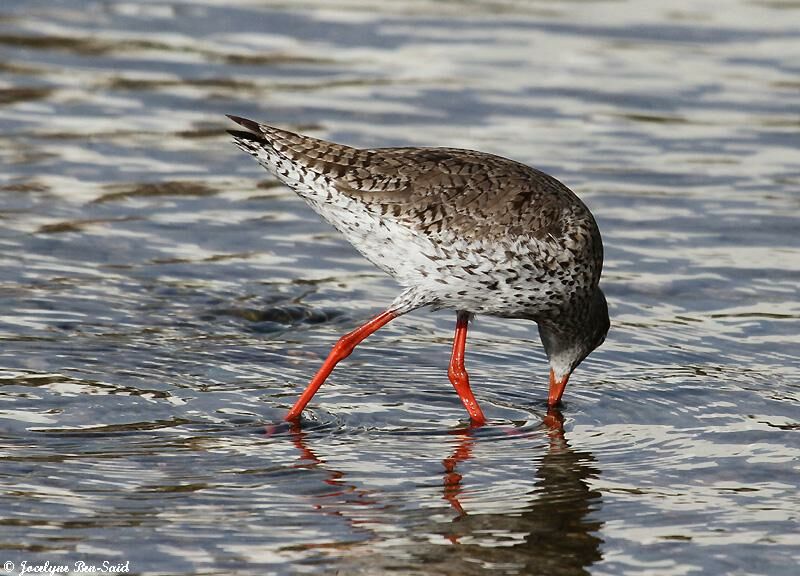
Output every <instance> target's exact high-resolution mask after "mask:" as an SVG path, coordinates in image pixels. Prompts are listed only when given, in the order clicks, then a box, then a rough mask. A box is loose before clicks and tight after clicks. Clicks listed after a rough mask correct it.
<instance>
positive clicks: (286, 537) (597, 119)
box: [0, 0, 800, 576]
mask: <svg viewBox="0 0 800 576" xmlns="http://www.w3.org/2000/svg"><path fill="white" fill-rule="evenodd" d="M225 113H232V114H238V115H241V116H246V117H252V118H255V119H259V120H263V121H269V122H271V123H274V124H276V125H279V126H283V127H286V128H289V129H295V130H300V131H304V132H306V133H308V134H311V135H314V136H318V137H322V138H328V139H332V140H336V141H340V142H343V143H348V144H352V145H358V146H369V147H377V146H396V145H441V146H460V147H466V148H473V149H480V150H484V151H488V152H493V153H497V154H501V155H504V156H508V157H512V158H514V159H516V160H520V161H522V162H525V163H528V164H531V165H534V166H536V167H538V168H540V169H543V170H545V171H548V172H550V173H552V174H553V175H555V176H557V177H558V178H559V179H561V180H563V181H564V182H565V183H567V184H568V185H569V186H570V187H571V188H573V189H574V190H575V191H576V192H577V193H578V194H579V195H580V196H581V197H582V198H583V199H584V200H585V201H586V203H587V204H588V205H589V206H590V207H591V209H592V210H593V212H594V214H595V215H596V217H597V220H598V222H599V224H600V227H601V230H602V233H603V237H604V241H605V247H606V265H605V274H604V281H603V286H604V289H605V291H606V294H607V295H608V299H609V304H610V308H611V315H612V323H613V326H612V330H611V332H610V334H609V337H608V339H607V341H606V343H605V344H604V345H603V347H602V348H600V349H599V350H597V351H596V352H595V353H594V354H593V355H592V356H591V357H590V358H589V359H588V360H587V361H586V362H585V363H584V364H583V365H582V366H581V367H580V368H579V370H578V371H576V373H575V374H574V376H573V378H572V380H571V382H570V385H569V386H568V388H567V392H566V395H565V403H564V406H563V408H562V410H561V416H562V417H563V422H559V420H560V419H559V417H558V414H552V415H551V416H550V417H549V418H546V410H545V408H544V401H545V398H546V394H547V365H546V360H545V358H544V355H543V353H542V349H541V346H540V344H539V341H538V335H537V331H536V327H535V325H533V324H531V323H526V322H522V321H507V320H500V319H493V318H489V317H479V318H478V319H477V322H476V323H475V325H474V328H473V329H472V331H471V333H470V339H469V342H468V350H467V367H468V369H469V371H470V374H471V379H472V383H473V389H474V391H475V393H476V396H477V398H478V400H479V401H480V403H481V405H482V407H483V409H484V411H485V412H486V413H487V416H488V417H489V418H490V419H491V421H490V423H489V424H488V425H487V426H485V427H483V428H479V429H470V428H469V427H468V420H467V418H466V414H465V412H464V410H463V408H462V407H461V404H460V402H459V401H458V398H457V397H456V395H455V394H454V392H453V391H452V388H451V386H450V384H449V382H448V380H447V375H446V374H447V362H448V355H449V349H450V338H451V336H452V330H453V326H454V322H455V314H453V313H450V312H437V313H430V312H427V311H418V312H415V313H412V314H410V315H408V316H406V317H403V318H401V319H398V320H396V321H395V322H393V323H392V324H390V325H388V326H387V327H385V328H384V329H382V330H381V331H380V332H379V333H377V334H376V335H374V336H372V337H371V338H370V339H369V340H367V341H366V342H365V343H364V344H362V346H361V347H360V348H359V349H358V351H356V352H355V353H354V354H353V355H352V356H351V357H350V358H348V359H347V360H346V361H345V362H344V363H343V364H342V365H340V366H339V368H338V369H337V370H336V371H335V372H334V374H333V376H332V377H331V378H330V380H329V381H328V382H327V383H326V384H325V386H323V388H322V389H321V390H320V392H319V393H318V395H317V396H316V397H315V399H314V401H313V402H312V404H311V406H310V409H309V410H308V411H307V412H306V413H305V418H304V420H303V423H302V426H300V427H290V426H289V425H287V424H284V423H281V418H282V416H283V415H284V414H285V411H286V410H287V409H288V407H289V406H290V405H291V404H292V402H293V401H294V398H295V397H296V395H297V394H298V393H299V392H300V391H301V390H302V388H303V387H304V385H305V384H306V383H307V381H308V379H309V377H310V376H311V375H312V374H313V373H314V372H315V371H316V369H317V368H318V366H319V364H320V363H321V361H322V359H323V358H324V357H325V355H326V353H327V351H328V349H329V347H330V346H331V345H332V344H333V343H334V342H335V341H336V339H337V337H338V336H339V335H341V334H342V333H344V332H346V331H349V330H350V329H352V328H353V327H355V326H356V325H357V324H359V323H360V322H363V321H364V320H366V319H367V318H369V317H370V316H371V315H373V314H374V313H376V312H378V311H380V310H381V309H382V308H383V307H384V306H386V305H387V304H388V303H389V302H390V301H391V300H392V299H393V298H394V297H395V296H396V295H397V293H398V287H397V285H396V284H395V283H394V282H393V281H392V280H391V279H390V278H388V277H385V276H384V275H383V274H382V273H380V272H379V271H377V270H376V269H374V268H372V267H371V266H370V264H369V263H367V262H366V261H364V260H363V259H362V258H361V257H360V256H359V255H358V254H357V253H356V252H355V251H354V250H353V249H352V248H351V247H350V246H349V245H347V244H346V243H345V242H344V241H343V240H342V239H341V238H340V237H339V236H338V235H337V233H336V232H335V231H334V230H333V229H332V228H330V227H329V226H328V225H326V224H325V223H323V222H322V221H320V220H319V218H318V217H317V216H316V215H315V214H314V213H313V212H312V211H311V210H310V209H308V208H307V207H306V206H305V205H304V204H303V203H302V201H301V200H299V199H297V198H296V197H295V196H294V195H293V194H292V193H291V192H290V191H289V190H287V189H286V188H284V187H283V186H280V185H278V183H277V182H276V181H275V180H274V179H273V178H272V177H270V176H269V175H268V174H267V173H266V172H264V171H263V170H262V169H261V168H260V167H259V166H257V164H256V163H255V162H253V160H252V159H251V158H250V157H248V156H246V155H245V154H243V153H242V152H240V151H239V150H237V149H236V148H235V147H234V146H233V145H232V144H231V143H230V139H229V137H228V136H227V134H225V131H224V130H225V129H226V128H230V127H232V125H231V124H230V123H229V122H228V121H227V119H225V117H224V114H225ZM799 119H800V2H798V1H796V0H783V1H758V0H731V1H729V2H696V1H690V0H679V1H677V2H655V1H643V2H629V3H623V2H610V1H609V2H572V1H558V2H556V1H551V2H544V1H542V2H515V1H513V0H497V1H492V0H486V1H481V2H466V1H456V0H454V1H450V2H437V1H434V0H409V1H397V2H386V3H373V2H364V1H359V0H347V1H344V2H335V3H334V2H326V1H324V0H302V1H297V2H279V1H276V2H266V1H265V2H254V1H248V0H237V1H234V2H222V1H218V0H172V1H166V2H145V1H141V2H136V1H133V0H102V1H100V0H97V1H81V0H61V1H57V2H54V1H53V0H47V1H44V0H42V1H39V0H4V1H3V2H2V3H0V220H1V222H2V226H0V259H1V261H2V265H1V266H0V302H1V304H0V306H1V307H0V398H1V399H2V400H1V402H0V461H1V462H2V464H0V567H2V569H3V570H5V572H4V573H8V574H14V575H17V574H22V573H23V572H24V568H23V566H25V567H27V568H29V569H30V568H36V567H39V568H42V569H48V570H51V569H54V568H55V567H61V566H65V567H66V569H68V570H71V571H72V573H74V574H85V573H89V572H88V570H89V568H90V567H92V566H94V567H96V568H98V569H108V570H116V571H117V572H118V573H119V572H123V573H130V574H174V575H189V574H204V575H211V574H253V575H256V574H258V575H262V574H281V575H282V574H337V573H338V574H342V575H350V574H365V575H373V574H402V575H406V574H408V575H434V574H436V575H439V574H453V575H456V574H457V575H459V576H469V575H478V574H492V575H498V574H504V575H505V574H509V575H510V574H519V575H529V574H547V575H549V576H557V575H572V574H593V575H625V574H631V575H640V574H651V575H658V576H662V575H676V576H683V575H717V574H732V575H768V576H776V575H787V576H788V575H795V574H797V573H798V572H797V570H798V568H797V566H798V563H799V562H800V497H799V496H798V488H800V466H799V463H800V441H799V438H798V434H800V408H799V406H800V404H798V401H800V120H799ZM78 562H84V563H85V564H83V565H80V564H77V565H76V563H78ZM104 562H105V563H106V564H105V566H104V564H103V563H104ZM6 563H8V564H6ZM23 563H25V564H23ZM108 570H107V571H108ZM28 573H32V572H28Z"/></svg>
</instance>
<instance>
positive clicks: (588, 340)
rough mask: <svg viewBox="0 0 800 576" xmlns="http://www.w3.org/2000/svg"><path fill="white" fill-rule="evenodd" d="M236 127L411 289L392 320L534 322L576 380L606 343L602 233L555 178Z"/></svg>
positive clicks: (488, 157) (424, 151) (492, 163)
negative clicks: (461, 317)
mask: <svg viewBox="0 0 800 576" xmlns="http://www.w3.org/2000/svg"><path fill="white" fill-rule="evenodd" d="M231 118H232V119H233V120H234V121H235V122H237V123H239V124H240V125H242V126H243V127H245V128H247V130H248V131H230V132H231V134H232V135H233V136H234V141H235V143H236V144H237V145H238V146H239V147H240V148H242V149H243V150H244V151H246V152H248V153H250V154H252V155H253V156H255V157H256V159H258V161H259V162H260V163H261V164H262V165H264V166H265V167H266V168H267V169H268V170H270V171H271V172H273V173H274V174H275V175H276V176H277V177H278V178H280V179H281V180H282V181H283V182H285V183H286V184H287V185H289V186H290V187H292V188H293V189H294V190H295V191H296V192H297V193H298V194H299V195H300V196H301V197H302V198H304V199H305V200H306V201H307V202H308V203H309V205H310V206H311V207H312V208H314V209H315V210H316V211H317V212H318V213H319V214H321V215H322V216H323V217H324V218H325V219H326V220H328V222H330V223H331V224H332V225H333V226H335V227H336V228H337V229H338V230H340V231H341V232H342V233H343V234H344V235H345V237H346V238H347V239H348V240H349V241H350V242H351V243H352V244H353V245H354V246H355V247H356V248H357V249H358V250H359V251H360V252H361V253H362V254H364V256H366V257H367V258H368V259H369V260H370V261H372V262H373V263H374V264H376V265H377V266H378V267H380V268H381V269H383V270H385V271H386V272H388V273H389V274H391V275H392V276H394V277H395V278H396V279H397V280H398V281H399V282H400V283H401V284H402V285H403V286H404V287H405V288H406V290H405V292H404V293H403V295H401V297H399V298H398V299H397V300H396V301H395V302H394V303H393V304H392V307H390V310H394V311H395V312H396V313H397V314H402V313H405V312H408V311H410V310H413V309H415V308H418V307H420V306H426V305H430V306H434V307H436V308H453V309H456V310H461V311H465V312H468V313H472V314H475V313H485V314H491V315H496V316H502V317H512V318H527V319H531V320H535V321H536V322H538V323H539V328H540V333H541V335H542V340H543V343H544V345H545V349H546V351H547V353H548V357H549V358H550V360H551V366H553V368H554V369H556V370H557V371H558V370H560V371H561V372H562V373H566V375H567V376H568V375H569V372H571V371H572V370H573V369H574V368H575V366H577V364H578V363H580V361H581V360H583V358H584V357H585V356H586V355H588V353H589V352H590V351H591V350H593V349H594V348H595V347H596V346H597V345H599V343H600V342H602V339H603V338H604V336H605V333H606V332H607V330H608V314H607V308H606V305H605V298H604V297H603V294H602V291H601V290H600V289H599V286H598V283H599V280H600V274H601V271H602V265H603V244H602V240H601V237H600V232H599V230H598V228H597V224H596V223H595V220H594V218H593V216H592V214H591V213H590V212H589V210H588V208H587V207H586V206H585V205H584V204H583V202H581V200H580V199H578V197H577V196H576V195H575V194H574V193H573V192H572V191H571V190H569V189H568V188H567V187H566V186H564V185H563V184H562V183H561V182H559V181H558V180H556V179H555V178H553V177H552V176H549V175H547V174H545V173H543V172H540V171H538V170H535V169H533V168H530V167H528V166H525V165H524V164H520V163H518V162H514V161H512V160H508V159H506V158H501V157H499V156H495V155H492V154H486V153H482V152H476V151H471V150H460V149H453V148H382V149H374V150H363V149H357V148H352V147H349V146H343V145H340V144H334V143H332V142H327V141H324V140H318V139H315V138H310V137H308V136H302V135H298V134H294V133H292V132H288V131H285V130H280V129H278V128H273V127H270V126H266V125H264V124H259V123H256V122H253V121H251V120H246V119H242V118H238V117H231ZM554 362H555V363H554Z"/></svg>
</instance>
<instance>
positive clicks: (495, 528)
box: [440, 408, 602, 576]
mask: <svg viewBox="0 0 800 576" xmlns="http://www.w3.org/2000/svg"><path fill="white" fill-rule="evenodd" d="M542 427H543V429H544V431H545V433H546V435H547V440H548V445H547V453H546V454H545V455H544V457H543V458H542V460H541V462H540V463H539V464H538V466H537V468H536V477H537V480H536V482H535V484H534V487H533V489H532V490H530V491H529V492H527V493H523V494H521V495H520V498H525V499H528V500H529V504H528V507H527V510H525V511H523V512H521V513H519V514H496V513H495V514H474V515H471V514H470V513H469V510H468V509H465V508H466V506H464V505H462V503H461V501H460V499H459V495H460V494H462V492H463V488H462V481H463V478H462V476H461V474H459V472H458V466H459V464H461V463H463V462H466V461H467V460H469V459H470V458H471V456H472V451H473V447H474V446H475V443H476V438H475V437H474V433H475V431H476V428H465V429H462V430H460V431H458V436H459V442H458V445H457V446H456V448H455V449H454V451H453V453H452V454H451V455H450V456H449V457H448V458H445V459H444V460H443V465H444V468H445V475H444V481H443V486H444V499H445V500H447V501H448V502H449V503H450V505H451V506H452V507H453V509H454V510H455V512H456V513H457V515H456V517H455V518H454V519H453V520H452V522H451V523H449V525H447V526H444V527H443V528H444V530H442V531H441V532H440V533H441V534H442V536H443V537H444V538H445V539H447V540H448V541H450V542H452V543H453V544H457V545H458V546H457V548H459V549H460V551H459V553H458V554H457V557H454V556H450V557H449V558H448V559H447V560H446V562H447V563H448V565H449V566H450V567H451V568H452V565H453V562H455V563H460V562H464V563H465V565H473V566H474V565H475V563H476V562H477V563H480V564H484V565H486V564H491V565H494V566H506V567H509V568H511V567H513V568H514V570H518V572H515V573H520V574H548V575H549V576H553V575H558V574H564V575H566V574H588V571H586V570H585V569H586V568H587V567H588V566H590V565H591V564H593V563H595V562H597V561H599V560H600V559H601V558H602V555H601V552H600V544H601V543H602V540H601V539H600V538H599V537H598V536H597V534H598V533H599V531H600V529H601V528H602V522H600V521H599V520H595V519H592V517H591V516H592V512H595V511H597V510H599V508H600V506H601V494H600V492H599V491H597V490H592V489H591V488H590V487H589V481H590V480H591V478H593V477H597V476H598V475H599V470H598V469H597V468H595V467H594V466H592V463H593V462H594V457H593V456H592V455H591V454H590V453H589V452H584V451H578V450H574V449H573V448H572V447H571V446H570V445H569V442H568V441H567V439H566V438H565V436H564V417H563V415H562V414H561V412H560V411H559V410H558V409H557V408H550V409H549V410H548V412H547V415H546V416H545V417H544V419H543V422H542ZM509 433H513V430H512V431H510V432H509ZM486 534H513V535H514V536H515V540H514V541H513V543H512V542H506V543H504V545H502V546H500V545H498V546H486V545H485V544H475V543H469V542H470V541H471V540H472V541H474V540H475V538H474V536H475V535H486ZM465 542H466V543H465ZM465 567H466V566H465ZM468 572H469V570H468Z"/></svg>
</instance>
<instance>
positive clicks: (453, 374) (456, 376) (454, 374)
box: [447, 366, 469, 382]
mask: <svg viewBox="0 0 800 576" xmlns="http://www.w3.org/2000/svg"><path fill="white" fill-rule="evenodd" d="M447 375H448V376H449V377H450V380H455V381H457V382H462V381H464V380H467V379H468V378H469V375H468V374H467V370H466V369H465V368H464V367H463V366H450V368H449V369H448V370H447Z"/></svg>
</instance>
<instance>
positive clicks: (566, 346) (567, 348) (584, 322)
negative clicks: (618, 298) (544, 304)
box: [539, 287, 611, 406]
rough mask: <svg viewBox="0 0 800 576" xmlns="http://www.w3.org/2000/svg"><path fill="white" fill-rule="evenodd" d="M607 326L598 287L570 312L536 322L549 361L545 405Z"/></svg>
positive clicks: (602, 337) (602, 336)
mask: <svg viewBox="0 0 800 576" xmlns="http://www.w3.org/2000/svg"><path fill="white" fill-rule="evenodd" d="M610 326H611V323H610V321H609V319H608V304H607V303H606V297H605V295H604V294H603V291H602V290H600V288H599V287H598V288H597V289H596V290H595V291H594V293H593V294H592V295H591V296H590V297H589V298H588V299H587V300H586V304H585V305H584V306H579V307H577V308H576V312H575V313H574V314H570V315H568V316H567V315H565V316H564V317H563V318H555V319H553V320H548V321H546V322H544V321H542V322H539V337H540V338H541V339H542V345H543V346H544V351H545V353H547V358H548V360H549V361H550V394H549V395H548V398H547V405H548V406H555V405H556V404H558V403H559V402H560V401H561V395H562V394H564V388H566V386H567V380H569V376H570V374H572V371H573V370H575V368H577V367H578V364H580V363H581V362H583V360H584V359H585V358H586V357H587V356H588V355H589V354H590V353H591V352H592V350H594V349H595V348H597V347H598V346H600V345H601V344H602V343H603V341H604V340H605V339H606V334H608V329H609V327H610Z"/></svg>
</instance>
